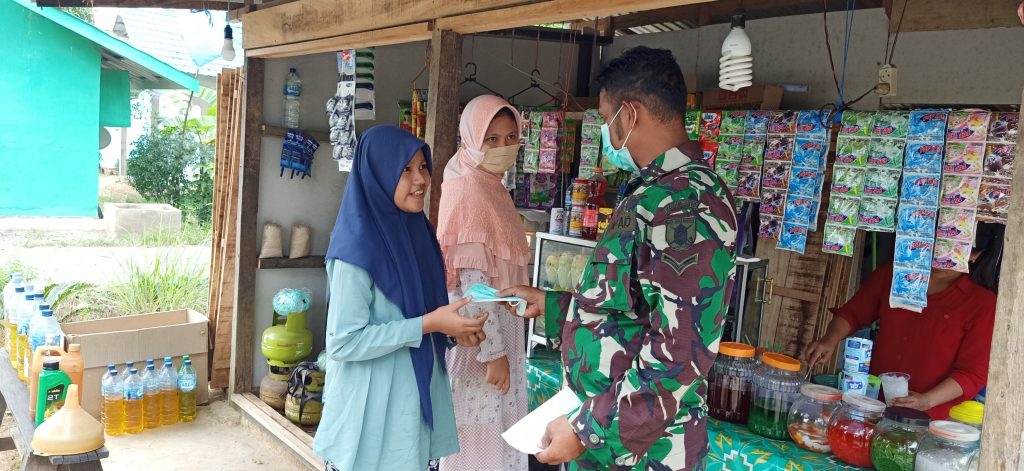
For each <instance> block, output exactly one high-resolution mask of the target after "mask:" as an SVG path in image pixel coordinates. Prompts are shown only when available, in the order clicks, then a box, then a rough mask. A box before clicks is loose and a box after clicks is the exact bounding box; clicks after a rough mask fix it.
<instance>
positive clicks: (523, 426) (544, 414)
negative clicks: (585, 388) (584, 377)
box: [501, 388, 580, 455]
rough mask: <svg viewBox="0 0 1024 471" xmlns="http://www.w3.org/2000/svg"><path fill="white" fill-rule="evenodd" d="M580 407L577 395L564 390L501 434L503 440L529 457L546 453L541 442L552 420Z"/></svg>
mask: <svg viewBox="0 0 1024 471" xmlns="http://www.w3.org/2000/svg"><path fill="white" fill-rule="evenodd" d="M579 405H580V400H579V398H578V397H576V393H574V392H572V390H570V389H568V388H566V389H563V390H561V391H559V392H558V394H555V395H554V396H553V397H552V398H551V399H548V400H547V402H545V403H543V404H541V405H540V407H538V408H537V409H535V410H534V411H533V412H530V413H529V414H528V415H527V416H526V417H523V418H522V420H520V421H519V422H516V424H515V425H513V426H512V427H510V428H509V429H508V430H506V431H505V433H503V434H501V438H504V439H505V441H506V442H508V444H509V445H510V446H511V447H512V448H515V449H517V450H519V451H521V452H523V453H526V454H528V455H536V454H537V453H540V452H541V451H544V450H543V449H541V447H540V441H541V439H543V438H544V431H545V430H547V428H548V424H549V423H551V421H552V420H555V419H557V418H558V417H561V416H563V415H566V414H568V413H569V412H572V410H573V409H575V408H576V407H579Z"/></svg>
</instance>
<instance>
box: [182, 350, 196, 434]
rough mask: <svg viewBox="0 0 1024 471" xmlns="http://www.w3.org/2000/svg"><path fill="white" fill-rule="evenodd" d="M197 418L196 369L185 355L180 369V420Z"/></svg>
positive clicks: (186, 420)
mask: <svg viewBox="0 0 1024 471" xmlns="http://www.w3.org/2000/svg"><path fill="white" fill-rule="evenodd" d="M195 419H196V370H195V369H194V368H192V360H190V359H189V358H188V355H185V356H184V357H183V358H182V362H181V369H179V370H178V420H180V421H182V422H191V421H193V420H195Z"/></svg>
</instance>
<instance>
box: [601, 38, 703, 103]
mask: <svg viewBox="0 0 1024 471" xmlns="http://www.w3.org/2000/svg"><path fill="white" fill-rule="evenodd" d="M594 83H595V84H596V85H597V88H598V90H601V91H603V92H605V94H607V95H608V98H610V99H611V100H612V102H614V103H616V104H618V103H620V102H622V101H623V100H636V101H639V102H641V103H643V104H644V106H645V107H647V109H648V110H650V111H651V114H653V115H654V116H655V117H656V118H658V119H660V120H661V121H662V122H677V121H678V122H682V121H683V117H684V116H685V115H686V81H685V80H684V79H683V71H682V70H681V69H680V68H679V64H678V63H676V58H675V57H674V56H673V55H672V51H669V50H668V49H652V48H649V47H644V46H637V47H634V48H632V49H629V50H627V51H626V52H624V53H622V55H621V56H619V57H616V58H615V59H612V61H611V62H609V63H608V65H607V66H606V67H605V68H604V70H602V71H601V73H600V74H598V76H597V78H595V79H594ZM616 108H617V106H616Z"/></svg>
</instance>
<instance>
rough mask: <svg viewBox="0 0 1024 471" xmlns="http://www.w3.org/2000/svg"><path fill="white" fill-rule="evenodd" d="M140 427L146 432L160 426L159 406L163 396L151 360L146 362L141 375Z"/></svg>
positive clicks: (158, 377) (158, 376) (157, 375)
mask: <svg viewBox="0 0 1024 471" xmlns="http://www.w3.org/2000/svg"><path fill="white" fill-rule="evenodd" d="M142 386H143V394H142V411H143V415H142V426H143V428H145V429H146V430H149V429H154V428H157V427H159V426H160V406H161V403H162V401H163V395H162V394H160V393H161V388H160V375H159V374H157V372H156V367H155V366H154V365H153V360H146V371H145V372H143V373H142Z"/></svg>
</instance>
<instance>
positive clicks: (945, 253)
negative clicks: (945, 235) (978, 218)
mask: <svg viewBox="0 0 1024 471" xmlns="http://www.w3.org/2000/svg"><path fill="white" fill-rule="evenodd" d="M970 261H971V242H966V241H960V240H951V239H935V255H934V256H933V257H932V268H939V269H942V270H956V271H959V272H963V273H967V272H968V266H969V265H970Z"/></svg>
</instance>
